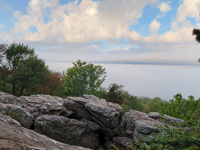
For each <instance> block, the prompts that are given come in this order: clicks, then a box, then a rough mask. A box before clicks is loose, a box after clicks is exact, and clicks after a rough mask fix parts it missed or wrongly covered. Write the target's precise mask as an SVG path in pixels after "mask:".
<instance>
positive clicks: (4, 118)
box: [0, 114, 21, 127]
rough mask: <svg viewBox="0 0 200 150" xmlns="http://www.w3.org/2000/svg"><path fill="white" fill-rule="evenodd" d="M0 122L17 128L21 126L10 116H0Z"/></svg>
mask: <svg viewBox="0 0 200 150" xmlns="http://www.w3.org/2000/svg"><path fill="white" fill-rule="evenodd" d="M0 121H1V122H5V123H7V124H10V125H13V126H17V127H20V126H21V124H20V123H19V122H17V121H16V120H15V119H12V118H11V117H10V116H5V115H2V114H0Z"/></svg>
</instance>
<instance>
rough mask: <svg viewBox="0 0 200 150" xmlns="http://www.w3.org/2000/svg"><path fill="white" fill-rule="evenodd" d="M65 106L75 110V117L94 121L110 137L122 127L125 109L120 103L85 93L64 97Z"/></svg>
mask: <svg viewBox="0 0 200 150" xmlns="http://www.w3.org/2000/svg"><path fill="white" fill-rule="evenodd" d="M64 106H65V107H66V108H68V109H70V110H72V111H74V112H75V114H76V115H75V116H74V117H75V118H76V117H77V116H78V119H81V118H86V119H87V120H89V121H94V122H95V123H96V124H98V125H99V126H100V127H101V132H102V133H103V134H104V135H106V136H108V137H113V136H114V135H116V134H117V133H118V131H119V129H120V123H121V120H122V113H123V109H122V108H121V107H120V106H119V105H118V104H115V103H111V102H106V101H105V100H104V99H100V98H97V97H95V96H93V95H83V96H82V97H67V98H66V99H64Z"/></svg>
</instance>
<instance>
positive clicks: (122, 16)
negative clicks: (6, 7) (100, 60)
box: [8, 0, 159, 43]
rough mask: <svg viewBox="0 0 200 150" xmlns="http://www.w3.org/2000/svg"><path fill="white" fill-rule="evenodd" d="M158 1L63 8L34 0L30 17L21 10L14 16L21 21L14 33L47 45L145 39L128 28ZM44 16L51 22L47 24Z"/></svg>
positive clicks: (85, 0)
mask: <svg viewBox="0 0 200 150" xmlns="http://www.w3.org/2000/svg"><path fill="white" fill-rule="evenodd" d="M158 1H159V0H143V1H141V0H128V1H121V0H104V1H97V2H93V1H92V0H82V1H81V2H80V4H79V5H78V6H77V2H78V0H76V1H74V2H72V1H71V2H69V3H68V4H65V5H59V4H58V0H43V1H40V0H31V1H30V2H29V6H28V7H27V14H22V13H21V12H19V11H16V12H15V13H14V16H15V17H16V18H17V19H18V21H17V22H15V26H14V30H13V31H12V32H15V33H16V34H18V35H19V36H20V37H21V38H24V40H25V41H43V42H47V43H49V42H52V41H55V40H57V41H58V42H60V43H65V42H76V43H78V42H86V41H90V40H105V39H113V38H121V37H126V38H131V39H137V40H138V39H141V36H140V35H139V34H138V33H137V32H135V31H132V32H130V31H129V28H128V26H129V25H131V24H134V23H136V22H137V19H139V18H140V17H141V16H142V11H143V9H144V7H145V6H146V5H147V4H153V3H155V2H158ZM48 11H50V13H49V15H47V14H48V13H47V12H48ZM66 12H67V13H66ZM44 17H47V18H49V19H50V21H49V22H47V23H45V21H44V19H43V18H44ZM31 26H35V27H36V28H37V32H35V33H32V32H30V31H29V28H30V27H31ZM8 34H10V33H8ZM15 40H16V39H14V37H13V41H15Z"/></svg>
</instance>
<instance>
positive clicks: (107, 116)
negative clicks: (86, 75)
mask: <svg viewBox="0 0 200 150" xmlns="http://www.w3.org/2000/svg"><path fill="white" fill-rule="evenodd" d="M85 108H86V109H87V110H89V111H90V112H91V114H92V115H93V116H94V117H95V118H97V119H98V120H99V121H101V122H102V123H103V124H105V125H106V126H108V127H109V128H115V127H117V125H119V124H120V122H121V119H122V113H123V109H122V108H121V107H120V106H119V105H118V104H114V103H111V102H105V101H101V100H96V99H93V100H91V101H89V102H87V103H86V105H85Z"/></svg>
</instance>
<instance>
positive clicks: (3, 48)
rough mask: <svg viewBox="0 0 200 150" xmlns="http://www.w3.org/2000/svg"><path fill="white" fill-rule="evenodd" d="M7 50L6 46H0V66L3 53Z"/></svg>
mask: <svg viewBox="0 0 200 150" xmlns="http://www.w3.org/2000/svg"><path fill="white" fill-rule="evenodd" d="M6 49H7V45H6V44H0V64H1V65H2V59H3V57H5V51H6Z"/></svg>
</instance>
